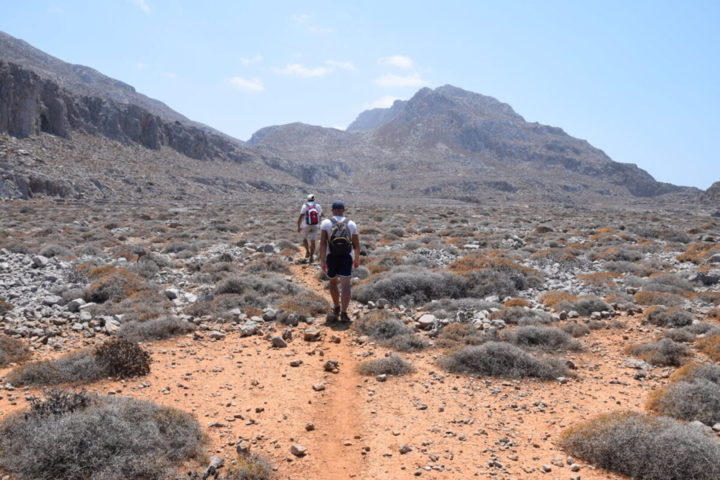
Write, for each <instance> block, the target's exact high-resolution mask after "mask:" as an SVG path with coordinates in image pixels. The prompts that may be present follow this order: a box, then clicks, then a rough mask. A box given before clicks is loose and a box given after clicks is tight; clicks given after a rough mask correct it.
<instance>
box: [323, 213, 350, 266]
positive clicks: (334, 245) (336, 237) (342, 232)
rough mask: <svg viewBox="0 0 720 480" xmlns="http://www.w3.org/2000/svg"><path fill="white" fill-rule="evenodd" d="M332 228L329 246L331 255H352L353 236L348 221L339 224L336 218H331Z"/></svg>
mask: <svg viewBox="0 0 720 480" xmlns="http://www.w3.org/2000/svg"><path fill="white" fill-rule="evenodd" d="M330 221H331V222H332V228H331V229H330V235H328V244H329V246H330V255H332V256H334V257H342V256H345V255H350V252H351V251H352V236H351V235H350V228H349V227H348V224H347V219H345V220H343V221H341V222H339V221H337V220H336V219H335V218H330Z"/></svg>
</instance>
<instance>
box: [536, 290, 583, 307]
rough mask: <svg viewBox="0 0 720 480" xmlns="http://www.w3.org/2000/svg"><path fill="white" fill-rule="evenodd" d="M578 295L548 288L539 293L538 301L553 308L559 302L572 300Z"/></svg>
mask: <svg viewBox="0 0 720 480" xmlns="http://www.w3.org/2000/svg"><path fill="white" fill-rule="evenodd" d="M577 299H578V297H576V296H575V295H573V294H571V293H569V292H565V291H563V290H549V291H547V292H543V293H542V294H541V295H540V301H541V302H542V303H543V305H545V306H546V307H550V308H555V306H556V305H557V304H558V303H560V302H574V301H575V300H577Z"/></svg>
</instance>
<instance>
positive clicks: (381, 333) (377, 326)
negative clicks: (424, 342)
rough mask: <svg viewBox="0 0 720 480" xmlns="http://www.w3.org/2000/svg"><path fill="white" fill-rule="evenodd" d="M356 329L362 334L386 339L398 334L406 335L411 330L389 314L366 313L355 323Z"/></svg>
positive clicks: (380, 339) (381, 339) (375, 338)
mask: <svg viewBox="0 0 720 480" xmlns="http://www.w3.org/2000/svg"><path fill="white" fill-rule="evenodd" d="M356 329H357V331H358V332H360V333H361V334H363V335H367V336H368V337H370V338H372V339H374V340H379V341H386V340H390V339H391V338H393V337H397V336H399V335H407V334H409V333H411V332H412V330H411V329H410V328H409V327H408V326H406V325H405V324H404V323H402V322H401V321H400V320H398V319H396V318H392V317H389V316H377V314H376V315H367V316H365V317H364V318H363V319H362V320H360V321H359V322H358V323H357V324H356Z"/></svg>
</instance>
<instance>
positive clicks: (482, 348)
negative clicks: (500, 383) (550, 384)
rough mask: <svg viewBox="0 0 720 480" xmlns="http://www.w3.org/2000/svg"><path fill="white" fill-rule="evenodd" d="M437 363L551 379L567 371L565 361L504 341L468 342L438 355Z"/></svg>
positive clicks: (465, 370) (484, 373) (487, 373)
mask: <svg viewBox="0 0 720 480" xmlns="http://www.w3.org/2000/svg"><path fill="white" fill-rule="evenodd" d="M439 363H440V366H442V367H443V368H444V369H446V370H447V371H449V372H451V373H464V374H468V375H478V376H490V377H503V378H523V377H536V378H540V379H543V380H551V379H554V378H557V377H560V376H563V375H566V374H567V369H566V367H565V364H564V363H563V362H562V361H560V360H558V359H554V358H547V359H545V358H538V357H535V356H533V355H531V354H529V353H527V352H526V351H524V350H522V349H520V348H518V347H516V346H515V345H511V344H509V343H505V342H487V343H483V344H482V345H476V346H468V347H464V348H463V349H461V350H458V351H457V352H455V353H452V354H450V355H447V356H445V357H441V358H440V360H439Z"/></svg>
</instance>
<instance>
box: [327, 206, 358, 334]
mask: <svg viewBox="0 0 720 480" xmlns="http://www.w3.org/2000/svg"><path fill="white" fill-rule="evenodd" d="M332 214H333V216H332V217H330V218H326V219H325V220H323V222H322V224H321V225H320V266H321V268H322V270H323V272H325V273H327V276H328V277H330V296H331V297H332V301H333V311H332V313H331V314H329V315H328V320H337V319H338V315H339V319H340V321H341V322H349V321H350V317H349V316H348V313H347V309H348V305H349V304H350V280H351V276H352V269H353V268H357V267H358V266H359V265H360V237H359V236H358V229H357V225H356V224H355V222H353V221H352V220H349V219H347V218H345V204H344V203H343V202H342V201H339V200H338V201H335V202H333V204H332ZM338 283H339V284H340V285H339V287H340V288H338Z"/></svg>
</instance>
